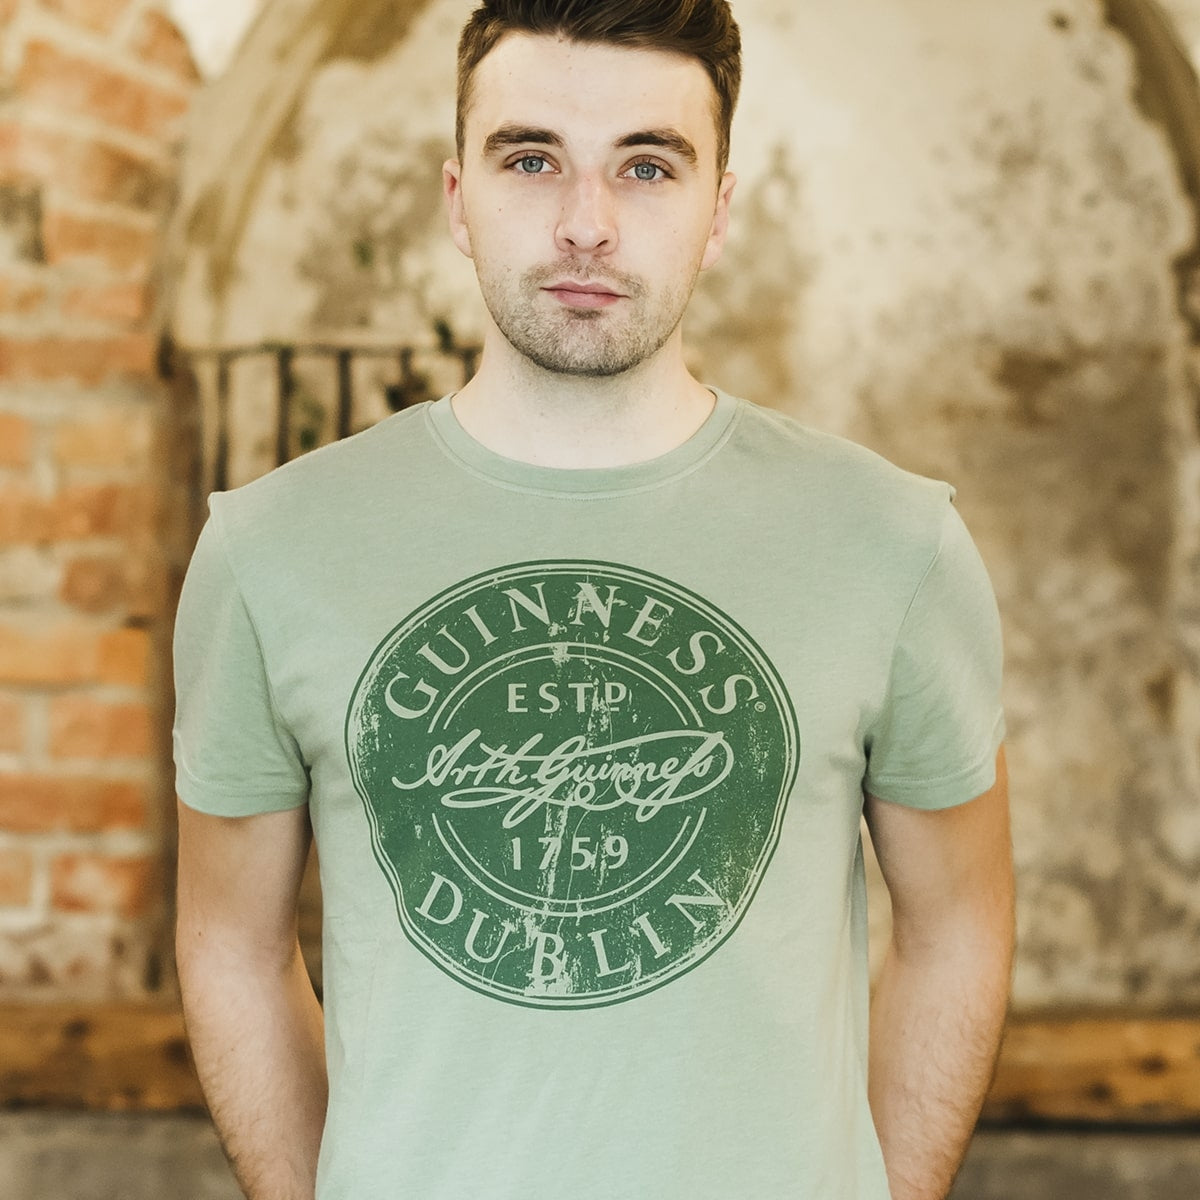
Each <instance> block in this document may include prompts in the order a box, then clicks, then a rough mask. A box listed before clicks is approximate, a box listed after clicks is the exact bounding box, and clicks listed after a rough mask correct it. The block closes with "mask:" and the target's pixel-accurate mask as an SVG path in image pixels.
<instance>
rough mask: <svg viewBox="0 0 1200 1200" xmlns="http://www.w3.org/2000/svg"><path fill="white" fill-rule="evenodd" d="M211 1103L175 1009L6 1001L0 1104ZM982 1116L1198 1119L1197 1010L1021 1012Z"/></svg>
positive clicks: (168, 1106) (0, 1036)
mask: <svg viewBox="0 0 1200 1200" xmlns="http://www.w3.org/2000/svg"><path fill="white" fill-rule="evenodd" d="M203 1104H204V1102H203V1098H202V1097H201V1094H200V1088H199V1086H198V1084H197V1083H196V1077H195V1074H194V1073H193V1070H192V1066H191V1062H190V1059H189V1056H188V1051H187V1043H186V1039H185V1035H184V1028H183V1018H182V1017H181V1016H180V1014H179V1012H178V1010H176V1009H174V1008H170V1007H165V1006H158V1007H130V1006H123V1007H122V1006H108V1007H105V1006H100V1007H94V1008H92V1007H83V1006H76V1007H60V1006H45V1007H42V1006H26V1007H17V1008H12V1007H10V1008H0V1107H5V1108H13V1107H27V1106H39V1107H56V1108H86V1109H92V1110H97V1111H122V1110H124V1111H142V1112H161V1111H169V1110H174V1109H199V1108H202V1107H203ZM984 1120H985V1121H987V1122H989V1123H998V1124H1004V1123H1011V1122H1015V1121H1020V1122H1027V1121H1039V1122H1063V1121H1070V1122H1085V1123H1096V1124H1108V1123H1121V1124H1127V1125H1149V1124H1153V1125H1180V1124H1189V1125H1194V1124H1197V1123H1200V1015H1198V1016H1196V1017H1190V1018H1186V1017H1180V1018H1134V1017H1119V1016H1114V1017H1017V1018H1014V1019H1013V1020H1012V1021H1011V1022H1010V1023H1009V1028H1008V1031H1007V1033H1006V1035H1005V1040H1004V1047H1003V1049H1002V1051H1001V1055H1000V1063H999V1067H998V1069H997V1072H996V1081H995V1084H994V1086H993V1087H992V1091H991V1094H990V1096H989V1097H988V1101H987V1105H986V1107H985V1109H984Z"/></svg>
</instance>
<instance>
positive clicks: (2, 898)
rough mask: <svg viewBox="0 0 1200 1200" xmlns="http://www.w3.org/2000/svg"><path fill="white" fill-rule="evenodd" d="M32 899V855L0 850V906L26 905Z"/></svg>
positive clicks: (25, 851)
mask: <svg viewBox="0 0 1200 1200" xmlns="http://www.w3.org/2000/svg"><path fill="white" fill-rule="evenodd" d="M32 898H33V855H32V854H30V853H29V851H28V850H14V849H6V850H0V904H3V905H5V906H7V907H9V908H12V907H15V906H17V905H27V904H28V903H29V902H30V900H31V899H32Z"/></svg>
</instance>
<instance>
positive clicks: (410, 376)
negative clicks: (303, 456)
mask: <svg viewBox="0 0 1200 1200" xmlns="http://www.w3.org/2000/svg"><path fill="white" fill-rule="evenodd" d="M436 332H437V334H438V338H439V342H438V344H437V345H436V346H434V347H432V348H419V347H414V346H379V345H345V344H343V345H336V344H332V343H325V342H317V343H285V342H262V343H259V344H257V345H241V346H205V347H183V346H178V345H175V344H173V343H170V342H166V343H165V344H164V347H163V349H162V351H161V354H160V359H161V362H160V370H161V373H162V374H163V375H164V377H166V378H171V377H173V376H174V375H175V373H176V372H177V371H178V370H179V369H180V367H181V366H184V365H185V366H186V367H187V368H188V370H189V372H190V374H191V376H192V378H193V379H194V380H195V381H196V387H197V391H198V393H199V398H200V407H201V413H202V419H203V421H204V422H205V425H206V426H208V425H209V422H211V428H209V429H208V430H207V436H206V437H205V442H206V444H207V445H208V446H209V447H210V452H209V453H210V455H211V461H209V462H207V463H206V464H205V465H206V472H205V473H206V475H207V476H208V481H209V484H210V486H211V487H212V489H213V490H216V491H224V490H225V489H226V488H227V487H228V486H229V484H230V461H231V454H232V451H233V447H234V444H235V439H236V438H237V436H238V430H237V429H236V428H235V427H234V424H233V416H232V413H231V409H232V399H233V396H234V388H235V384H234V379H233V375H234V367H235V366H236V365H237V364H238V363H239V362H244V361H247V360H254V359H258V360H264V359H265V360H268V361H270V360H273V362H274V378H275V397H274V401H273V405H274V410H275V412H274V462H273V464H272V465H274V466H282V465H283V464H284V463H285V462H288V461H289V460H290V459H292V458H295V457H297V454H298V453H304V452H305V451H306V450H308V449H311V448H312V446H311V445H305V444H299V445H298V444H297V438H296V432H297V429H296V413H295V402H296V397H297V392H298V374H297V367H298V364H299V363H300V362H301V361H302V360H311V359H324V360H327V361H328V362H330V363H331V365H332V367H333V377H332V380H331V385H332V386H331V388H330V391H331V394H330V395H329V396H327V397H326V398H325V399H326V404H325V405H323V407H324V408H327V409H328V410H329V412H330V415H331V416H332V433H333V437H334V439H336V440H340V439H342V438H346V437H349V436H350V435H351V434H352V433H355V432H357V431H358V430H359V429H360V428H366V427H367V425H370V424H373V423H374V421H373V420H368V421H366V422H365V423H361V422H360V420H358V419H357V418H358V415H359V414H358V409H359V404H358V397H357V395H356V386H355V370H354V367H355V363H356V362H357V361H358V360H368V359H369V360H375V361H380V362H384V363H386V362H389V361H390V362H391V363H392V364H394V366H393V369H392V370H391V371H388V372H386V374H387V375H389V376H390V379H389V380H388V381H387V382H386V383H384V384H383V385H382V387H381V389H380V390H381V391H382V393H383V400H384V407H385V411H384V412H382V413H381V414H380V415H381V416H385V415H387V412H399V411H400V410H401V409H403V408H408V407H410V406H411V405H413V404H419V403H421V402H423V401H425V400H434V399H437V397H438V396H439V395H440V394H442V392H443V390H445V389H444V388H437V387H435V386H433V383H432V382H431V372H430V370H428V369H423V368H428V367H430V366H432V365H437V366H439V367H440V368H442V370H441V374H442V375H443V377H444V376H445V375H447V374H449V376H450V377H451V380H452V386H454V387H460V386H462V385H463V384H465V383H467V382H468V381H469V380H470V379H471V377H472V376H473V375H474V374H475V370H476V367H477V365H478V361H479V349H478V347H475V346H460V345H458V344H457V343H456V342H455V341H454V339H453V337H452V336H451V335H450V334H449V331H448V330H446V329H444V328H441V327H439V328H437V329H436ZM202 364H205V365H208V366H209V367H210V371H208V372H205V373H204V374H208V375H209V376H210V377H211V378H212V382H211V383H210V384H209V386H208V387H206V386H205V384H204V382H203V381H202V379H201V372H200V371H198V370H197V368H198V367H199V366H201V365H202ZM376 419H378V418H376Z"/></svg>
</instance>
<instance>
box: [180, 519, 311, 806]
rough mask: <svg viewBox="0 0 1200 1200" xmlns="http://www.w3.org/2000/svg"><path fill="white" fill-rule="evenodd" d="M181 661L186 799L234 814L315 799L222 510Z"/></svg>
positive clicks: (197, 564) (200, 572) (201, 555)
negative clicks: (225, 538)
mask: <svg viewBox="0 0 1200 1200" xmlns="http://www.w3.org/2000/svg"><path fill="white" fill-rule="evenodd" d="M174 660H175V726H174V730H173V735H172V742H173V747H174V754H175V778H176V789H177V791H178V793H179V797H180V799H181V800H182V801H183V802H184V803H185V804H186V805H188V807H189V808H195V809H197V810H199V811H201V812H205V813H211V814H213V815H216V816H228V817H242V816H253V815H255V814H258V813H266V812H279V811H282V810H284V809H288V808H297V807H299V806H300V805H302V804H304V803H306V802H307V799H308V789H309V780H308V772H307V770H306V768H305V765H304V762H303V759H302V756H301V754H300V750H299V747H298V746H297V745H296V741H295V739H294V738H293V737H292V735H291V733H290V732H289V731H288V729H287V728H286V726H285V725H284V723H283V721H282V719H281V718H280V716H279V713H278V711H277V709H276V707H275V703H274V700H273V698H272V695H271V687H270V682H269V679H268V676H267V670H266V666H265V664H264V662H263V655H262V648H261V646H260V644H259V639H258V636H257V634H256V632H255V629H254V624H253V621H252V620H251V617H250V613H249V612H248V611H247V608H246V604H245V602H244V600H243V598H242V594H241V591H240V590H239V588H238V585H237V581H236V579H235V577H234V574H233V572H232V570H231V569H230V566H229V562H228V559H227V557H226V555H225V552H224V549H223V547H222V544H221V538H220V534H219V531H218V529H217V527H216V524H215V522H214V520H213V519H212V518H210V519H209V521H208V523H207V524H206V525H205V526H204V529H203V530H202V532H201V534H200V540H199V541H198V542H197V544H196V550H195V553H194V554H193V555H192V561H191V564H190V565H189V567H188V571H187V576H186V578H185V579H184V584H183V591H182V594H181V595H180V600H179V611H178V615H177V617H176V621H175V639H174Z"/></svg>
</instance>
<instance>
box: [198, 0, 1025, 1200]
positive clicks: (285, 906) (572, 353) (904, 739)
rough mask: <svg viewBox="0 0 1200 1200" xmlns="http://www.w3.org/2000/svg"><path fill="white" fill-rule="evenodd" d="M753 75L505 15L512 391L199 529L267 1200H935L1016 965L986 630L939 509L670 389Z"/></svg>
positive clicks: (506, 310) (488, 272) (502, 84)
mask: <svg viewBox="0 0 1200 1200" xmlns="http://www.w3.org/2000/svg"><path fill="white" fill-rule="evenodd" d="M739 69H740V68H739V40H738V33H737V28H736V26H735V25H734V23H733V19H732V16H731V14H730V12H729V9H728V6H727V4H726V3H724V0H655V2H649V3H647V2H645V0H586V2H585V0H559V2H557V3H555V2H553V0H490V2H488V3H485V4H484V5H483V6H482V7H481V8H480V9H479V10H478V11H477V12H476V13H475V15H474V16H473V17H472V19H471V21H470V23H469V25H468V27H467V29H466V31H465V33H464V35H463V39H462V44H461V54H460V93H459V99H460V112H459V131H458V157H457V159H456V160H454V161H452V162H449V163H447V164H446V168H445V192H446V199H447V203H448V208H449V215H450V226H451V231H452V235H453V237H454V240H455V242H456V243H457V245H458V246H459V248H460V249H461V250H462V251H463V252H464V253H465V254H467V255H469V256H470V257H471V258H472V259H473V260H474V264H475V268H476V270H477V273H478V277H479V283H480V287H481V290H482V292H483V296H484V299H485V301H486V303H487V306H488V310H489V312H490V314H491V323H490V325H489V328H488V331H487V337H486V344H485V349H484V354H483V357H482V360H481V364H480V369H479V372H478V374H477V375H476V377H475V378H474V380H473V381H472V382H471V383H470V384H469V385H468V386H466V387H465V388H464V389H463V390H462V391H461V392H459V393H458V394H457V395H455V396H453V397H446V398H444V399H442V400H440V401H438V402H436V403H434V404H430V405H423V406H419V407H417V408H415V409H410V410H407V411H405V412H403V413H401V414H398V415H397V416H395V417H393V418H391V419H390V420H388V421H385V422H384V423H383V424H381V425H379V426H377V427H376V428H374V429H372V430H370V431H368V432H366V433H364V434H361V435H359V436H357V437H355V438H352V439H350V440H349V441H347V442H343V443H340V444H338V445H336V446H332V447H330V448H328V449H326V450H322V451H319V452H317V453H316V454H313V455H310V456H308V457H306V458H305V459H303V460H301V461H299V462H296V463H293V464H291V465H290V466H288V467H285V468H283V469H281V470H279V471H277V472H274V473H273V474H271V475H269V476H267V477H266V478H265V479H262V480H259V481H258V482H256V483H254V484H251V485H250V486H248V487H245V488H242V489H239V490H238V491H237V492H235V493H231V494H229V495H221V496H214V497H213V498H212V502H211V517H210V520H209V522H208V524H207V526H206V528H205V530H204V533H203V534H202V536H201V540H200V543H199V545H198V547H197V549H196V554H195V558H194V560H193V564H192V568H191V570H190V572H189V576H188V580H187V584H186V586H185V589H184V595H183V599H182V602H181V606H180V613H179V624H178V631H177V639H176V642H177V646H176V654H177V688H178V697H179V706H178V716H177V722H176V753H177V762H178V780H179V792H180V796H181V799H182V804H181V806H180V863H179V933H178V948H179V967H180V977H181V980H182V984H183V994H184V1002H185V1007H186V1012H187V1018H188V1024H189V1028H190V1031H191V1037H192V1042H193V1046H194V1050H195V1055H196V1060H197V1065H198V1067H199V1070H200V1074H201V1078H202V1080H203V1083H204V1086H205V1090H206V1094H207V1096H208V1098H209V1101H210V1104H211V1108H212V1112H213V1116H214V1118H215V1120H216V1122H217V1125H218V1127H219V1129H220V1130H221V1133H222V1136H223V1139H224V1142H225V1145H226V1147H227V1149H228V1152H229V1154H230V1156H231V1158H232V1160H233V1163H234V1165H235V1168H236V1170H237V1172H238V1175H239V1177H240V1179H241V1181H242V1183H243V1186H244V1187H245V1189H246V1191H247V1194H248V1195H249V1196H251V1197H253V1200H309V1198H311V1197H313V1195H314V1191H315V1195H316V1196H317V1197H319V1198H320V1200H394V1198H396V1197H412V1198H414V1200H418V1198H419V1200H467V1198H470V1200H515V1198H517V1197H520V1198H521V1200H537V1198H543V1197H551V1196H553V1197H558V1196H570V1197H572V1200H601V1198H602V1197H603V1198H604V1200H610V1198H614V1197H616V1198H620V1200H642V1198H645V1200H651V1198H652V1200H716V1198H717V1197H721V1198H725V1197H730V1196H734V1197H739V1198H746V1200H749V1198H753V1200H793V1198H796V1197H805V1198H809V1200H884V1198H885V1197H888V1196H889V1194H890V1195H891V1196H892V1197H894V1198H895V1200H935V1198H938V1197H942V1196H944V1194H945V1193H946V1191H947V1189H948V1187H949V1184H950V1181H951V1179H952V1177H953V1174H954V1172H955V1169H956V1167H957V1164H958V1162H959V1160H960V1158H961V1156H962V1153H963V1149H964V1147H965V1145H966V1142H967V1139H968V1137H969V1134H970V1131H971V1128H972V1125H973V1122H974V1119H975V1116H976V1114H977V1112H978V1110H979V1106H980V1103H981V1100H982V1097H983V1094H984V1090H985V1088H986V1085H987V1082H988V1079H989V1076H990V1072H991V1069H992V1064H993V1059H994V1055H995V1051H996V1046H997V1042H998V1039H999V1033H1000V1026H1001V1022H1002V1018H1003V1013H1004V1009H1005V1002H1006V996H1007V988H1008V976H1009V967H1010V956H1011V949H1012V881H1011V856H1010V848H1009V835H1008V822H1007V801H1006V796H1005V785H1004V774H1003V760H1002V757H999V751H1000V738H1001V733H1002V717H1001V712H1000V706H999V700H998V688H999V663H1000V651H999V636H998V623H997V618H996V612H995V605H994V601H993V599H992V595H991V591H990V589H989V586H988V584H987V580H986V577H985V575H984V572H983V568H982V566H981V564H980V562H979V558H978V555H977V554H976V553H975V551H974V548H973V547H972V545H971V542H970V540H969V539H968V537H967V535H966V533H965V531H964V529H963V527H962V524H961V522H960V521H959V520H958V518H957V516H956V515H955V512H954V509H953V508H952V507H951V498H952V490H951V489H950V488H949V487H948V486H947V485H946V484H942V483H935V482H931V481H928V480H923V479H919V478H916V477H914V476H911V475H907V474H905V473H904V472H902V471H900V470H898V469H896V468H894V467H892V466H890V465H889V464H887V463H885V462H883V461H882V460H880V459H879V458H877V457H875V456H874V455H872V454H870V453H868V452H867V451H865V450H862V449H860V448H858V447H855V446H852V445H850V444H848V443H845V442H843V441H840V440H838V439H836V438H832V437H829V436H825V435H822V434H818V433H815V432H812V431H809V430H806V429H804V428H802V427H801V426H799V425H798V424H796V423H795V422H794V421H792V420H790V419H787V418H784V417H782V416H780V415H778V414H775V413H773V412H771V411H768V410H765V409H759V408H755V407H753V406H751V405H748V404H746V403H744V402H742V401H739V400H736V399H734V398H733V397H731V396H730V395H728V394H726V393H723V392H720V391H717V390H715V389H711V388H708V387H705V386H703V385H702V384H701V383H699V382H697V381H696V380H695V379H693V378H692V377H691V376H690V375H689V373H688V371H687V369H686V368H685V366H684V360H683V353H682V336H681V332H680V319H681V317H682V314H683V311H684V307H685V305H686V303H687V300H688V297H689V295H690V293H691V290H692V286H693V283H694V281H695V279H696V276H697V274H698V272H699V271H701V270H703V269H705V268H707V267H709V266H711V265H712V264H713V263H715V262H716V260H717V258H718V257H719V255H720V252H721V247H722V243H723V242H724V239H725V232H726V228H727V224H728V219H729V208H730V199H731V196H732V193H733V189H734V179H733V176H732V175H729V174H727V173H726V172H725V162H726V155H727V147H728V132H729V123H730V119H731V116H732V112H733V108H734V103H735V100H736V95H737V88H738V81H739ZM864 792H865V794H866V798H865V801H864ZM864 806H865V812H866V816H867V820H868V822H869V823H870V826H871V829H872V833H873V836H874V841H875V845H876V849H877V852H878V855H879V859H880V862H881V864H882V867H883V871H884V874H885V877H886V880H887V883H888V886H889V888H890V890H891V894H892V899H893V907H894V912H895V923H894V934H893V939H892V945H891V949H890V954H889V956H888V959H887V963H886V966H885V967H884V970H883V975H882V978H881V979H880V981H879V985H878V990H877V994H876V997H875V1001H874V1007H873V1012H872V1022H871V1026H870V1034H869V1036H868V1023H867V974H866V970H867V968H866V920H865V894H864V886H863V870H862V848H861V845H860V838H859V828H860V817H861V815H862V814H863V812H864ZM310 821H311V825H312V829H313V830H314V831H315V835H316V838H317V841H318V844H319V846H320V860H321V870H322V881H323V886H324V895H325V906H326V907H325V955H324V961H325V972H326V974H325V994H324V999H325V1009H324V1014H322V1012H321V1009H320V1008H319V1007H318V1004H317V1002H316V1000H315V998H314V996H313V993H312V990H311V988H310V987H309V985H308V982H307V978H306V976H305V973H304V969H303V966H302V963H301V960H300V956H299V951H298V947H297V943H296V932H295V905H296V891H297V887H298V882H299V879H300V875H301V869H302V865H303V862H304V857H305V852H306V850H307V846H308V839H309V824H310ZM318 1148H319V1162H318Z"/></svg>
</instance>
